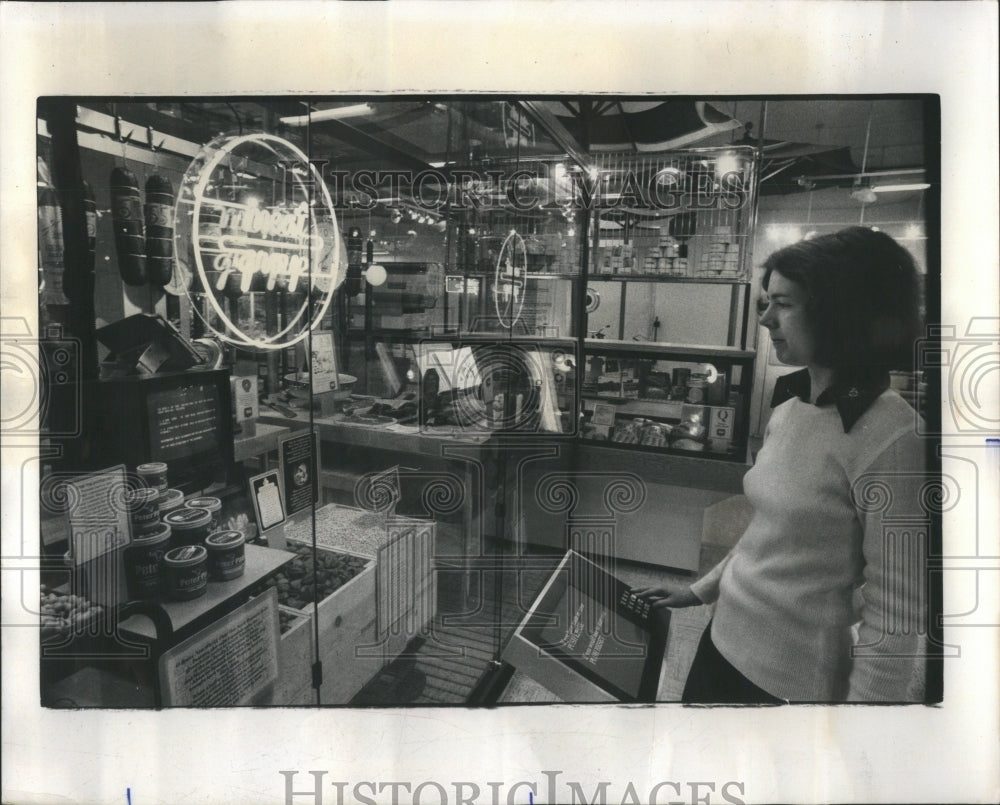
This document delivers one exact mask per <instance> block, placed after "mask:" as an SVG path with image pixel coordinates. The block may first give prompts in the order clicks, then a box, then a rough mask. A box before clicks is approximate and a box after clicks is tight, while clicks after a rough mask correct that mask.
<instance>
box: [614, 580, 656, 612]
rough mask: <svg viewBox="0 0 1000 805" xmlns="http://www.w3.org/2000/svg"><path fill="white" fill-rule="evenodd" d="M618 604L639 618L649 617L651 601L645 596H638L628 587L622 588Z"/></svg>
mask: <svg viewBox="0 0 1000 805" xmlns="http://www.w3.org/2000/svg"><path fill="white" fill-rule="evenodd" d="M618 604H619V606H620V607H621V608H622V609H624V610H625V611H626V612H631V613H632V614H633V615H636V616H637V617H639V618H643V619H645V618H648V617H649V612H650V608H649V602H648V601H647V600H646V599H645V598H640V597H639V596H637V595H636V594H635V593H633V592H632V591H631V590H630V589H628V588H627V587H626V588H625V589H624V590H622V594H621V597H620V598H619V599H618Z"/></svg>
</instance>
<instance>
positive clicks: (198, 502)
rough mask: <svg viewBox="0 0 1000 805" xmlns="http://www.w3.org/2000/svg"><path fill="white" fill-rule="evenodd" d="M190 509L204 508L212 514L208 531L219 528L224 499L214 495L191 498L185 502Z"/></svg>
mask: <svg viewBox="0 0 1000 805" xmlns="http://www.w3.org/2000/svg"><path fill="white" fill-rule="evenodd" d="M184 505H185V506H186V507H187V508H189V509H204V510H205V511H207V512H208V513H209V514H210V515H211V516H212V523H211V525H210V526H209V528H208V532H209V533H212V532H213V531H218V530H219V521H220V516H221V513H222V501H221V500H219V499H218V498H213V497H201V498H191V500H189V501H187V502H186V503H185V504H184Z"/></svg>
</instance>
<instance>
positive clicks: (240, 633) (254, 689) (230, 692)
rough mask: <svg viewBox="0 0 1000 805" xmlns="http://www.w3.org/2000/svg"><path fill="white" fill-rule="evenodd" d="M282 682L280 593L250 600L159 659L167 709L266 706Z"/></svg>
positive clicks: (268, 593) (161, 685) (161, 684)
mask: <svg viewBox="0 0 1000 805" xmlns="http://www.w3.org/2000/svg"><path fill="white" fill-rule="evenodd" d="M277 678H278V594H277V591H276V590H275V589H274V588H273V587H270V588H268V590H267V592H265V593H263V594H261V595H259V596H258V597H257V598H254V599H251V600H250V601H247V603H245V604H243V605H242V606H240V607H239V608H237V609H235V610H233V611H232V612H230V613H229V614H228V615H225V616H223V617H221V618H219V619H218V620H217V621H216V622H215V623H213V624H212V625H211V626H209V627H207V628H205V629H202V630H201V631H200V632H198V633H197V634H196V635H193V636H192V637H189V638H188V639H187V640H185V641H183V642H182V643H179V644H178V645H176V646H174V647H173V648H171V649H169V650H168V651H166V652H164V654H163V656H162V657H160V687H161V690H162V692H163V704H164V706H166V707H235V706H240V705H249V704H259V703H263V702H262V701H260V700H261V699H263V698H265V697H266V693H267V691H268V689H269V688H270V687H271V686H272V685H273V684H274V682H275V681H276V680H277Z"/></svg>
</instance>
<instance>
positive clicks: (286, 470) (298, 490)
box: [278, 431, 319, 517]
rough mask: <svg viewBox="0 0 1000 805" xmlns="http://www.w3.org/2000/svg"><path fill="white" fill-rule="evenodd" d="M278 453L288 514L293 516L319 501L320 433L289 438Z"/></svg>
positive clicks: (283, 442) (307, 433)
mask: <svg viewBox="0 0 1000 805" xmlns="http://www.w3.org/2000/svg"><path fill="white" fill-rule="evenodd" d="M278 452H279V454H280V456H281V462H280V463H281V479H282V489H283V490H284V493H285V495H284V499H285V511H286V512H287V513H288V516H289V517H292V516H293V515H295V514H298V513H299V512H300V511H305V510H307V509H309V508H311V507H312V506H313V505H314V504H316V503H318V502H319V434H318V433H310V432H308V431H306V432H305V433H301V434H296V435H294V436H289V437H288V438H287V439H284V440H283V441H282V442H281V445H280V446H279V451H278Z"/></svg>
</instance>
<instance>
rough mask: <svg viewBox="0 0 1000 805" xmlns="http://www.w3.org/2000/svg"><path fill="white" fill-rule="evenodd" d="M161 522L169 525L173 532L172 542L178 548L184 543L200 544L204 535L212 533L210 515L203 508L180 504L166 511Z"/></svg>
mask: <svg viewBox="0 0 1000 805" xmlns="http://www.w3.org/2000/svg"><path fill="white" fill-rule="evenodd" d="M163 522H164V523H166V524H167V525H168V526H170V530H171V531H172V532H173V540H172V544H173V545H174V546H175V547H178V548H179V547H182V546H184V545H199V546H200V545H201V544H202V543H203V542H204V541H205V537H207V536H208V535H209V534H211V533H212V529H211V525H212V515H211V514H210V513H209V512H207V511H205V510H204V509H193V508H189V507H187V506H181V507H179V508H177V509H174V510H173V511H171V512H167V513H166V514H165V515H164V517H163Z"/></svg>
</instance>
